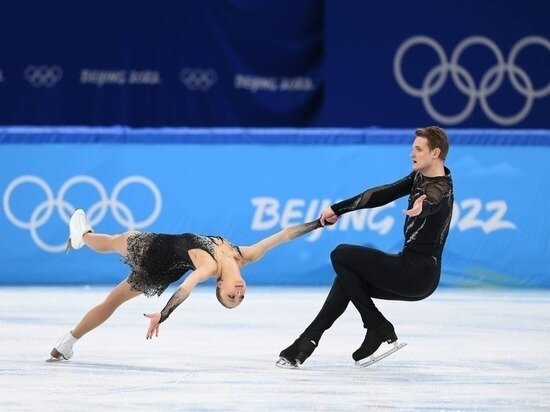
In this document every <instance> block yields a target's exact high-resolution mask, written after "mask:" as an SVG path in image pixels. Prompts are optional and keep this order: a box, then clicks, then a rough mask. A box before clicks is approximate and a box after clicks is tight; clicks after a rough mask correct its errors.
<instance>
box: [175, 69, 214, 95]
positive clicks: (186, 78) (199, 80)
mask: <svg viewBox="0 0 550 412" xmlns="http://www.w3.org/2000/svg"><path fill="white" fill-rule="evenodd" d="M180 81H181V82H182V84H183V85H184V86H185V87H186V88H187V89H188V90H191V91H197V90H199V91H201V92H205V91H207V90H209V89H210V88H212V87H213V86H214V85H215V84H216V82H217V81H218V75H217V74H216V72H215V71H214V70H212V69H192V68H189V67H185V68H183V69H181V71H180Z"/></svg>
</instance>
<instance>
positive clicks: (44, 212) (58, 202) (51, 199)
mask: <svg viewBox="0 0 550 412" xmlns="http://www.w3.org/2000/svg"><path fill="white" fill-rule="evenodd" d="M24 184H34V185H36V186H38V187H39V188H40V189H42V191H43V192H44V194H45V195H46V200H44V201H43V202H42V203H40V204H38V205H37V206H36V207H35V208H34V210H33V211H32V213H31V216H30V218H29V220H28V221H25V220H22V219H20V218H18V217H17V216H15V214H14V213H13V211H12V207H11V206H10V205H11V197H12V194H13V192H14V191H15V189H17V188H18V187H19V186H21V185H24ZM79 184H86V185H90V186H91V187H92V188H94V189H95V190H96V191H97V193H98V195H99V200H98V201H97V202H95V203H94V204H93V205H92V206H90V207H89V208H88V210H87V214H88V217H89V219H90V224H91V225H92V226H95V225H97V224H98V223H99V222H100V221H101V220H102V219H103V218H104V217H105V215H106V213H107V210H108V209H110V210H111V213H112V216H113V217H114V219H115V220H116V221H117V222H118V223H119V224H120V225H121V226H123V227H125V228H126V229H127V230H135V229H141V228H144V227H147V226H149V225H151V224H152V223H153V222H154V221H155V220H156V219H157V218H158V216H159V215H160V211H161V207H162V197H161V194H160V190H159V189H158V187H157V186H156V185H155V184H154V183H153V181H151V180H150V179H148V178H146V177H143V176H128V177H126V178H124V179H122V180H121V181H120V182H118V183H117V184H116V185H115V187H114V188H113V190H112V192H111V194H110V196H109V195H107V191H106V190H105V188H104V187H103V185H102V184H101V183H100V182H99V181H98V180H97V179H95V178H94V177H92V176H85V175H79V176H74V177H72V178H70V179H68V180H67V181H66V182H65V183H63V185H61V188H60V189H59V192H58V194H57V196H54V193H53V191H52V189H51V188H50V186H49V185H48V183H46V181H44V179H42V178H40V177H38V176H32V175H24V176H19V177H18V178H16V179H14V180H13V181H12V182H11V183H10V184H9V185H8V187H7V188H6V191H5V192H4V197H3V206H4V211H5V213H6V216H7V218H8V220H9V221H10V222H11V223H13V224H14V225H15V226H17V227H18V228H20V229H25V230H28V231H29V232H30V233H31V238H32V239H33V241H34V243H35V244H36V245H37V246H38V247H40V248H41V249H43V250H45V251H47V252H51V253H57V252H63V251H64V250H65V246H66V242H67V241H66V239H65V240H64V241H63V242H62V243H60V244H57V245H51V244H48V243H46V242H45V241H43V240H42V238H40V236H39V234H38V229H39V228H40V227H42V226H43V225H44V224H45V223H46V222H47V221H48V220H49V219H50V217H51V216H52V214H53V212H54V210H57V213H58V214H59V216H60V217H61V219H62V220H63V221H64V222H65V223H66V224H68V223H69V219H70V217H71V214H72V213H73V212H74V210H75V209H76V207H75V205H73V204H71V203H69V202H68V201H66V200H65V195H66V194H67V191H68V190H69V189H71V188H72V187H74V186H76V185H79ZM131 184H141V185H143V186H145V187H146V188H147V189H149V190H150V191H151V193H152V194H153V197H154V204H155V205H154V208H153V211H152V212H151V214H150V215H149V216H148V217H147V218H146V219H144V220H141V221H136V220H135V217H134V214H133V213H132V211H131V210H130V208H129V207H128V206H127V205H126V204H124V203H122V202H121V201H120V200H119V196H120V193H121V192H122V190H123V189H124V188H125V187H127V186H128V185H131ZM67 231H68V228H67Z"/></svg>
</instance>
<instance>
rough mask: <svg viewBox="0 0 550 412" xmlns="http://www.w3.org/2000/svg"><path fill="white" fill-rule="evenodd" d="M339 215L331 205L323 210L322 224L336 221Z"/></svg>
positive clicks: (325, 224) (331, 223) (330, 223)
mask: <svg viewBox="0 0 550 412" xmlns="http://www.w3.org/2000/svg"><path fill="white" fill-rule="evenodd" d="M338 217H339V216H338V215H337V214H336V213H334V210H332V208H331V207H330V206H329V207H327V208H326V209H325V210H323V211H322V212H321V217H320V218H319V219H320V221H321V225H323V226H327V225H328V226H330V225H333V224H335V223H336V221H337V220H338Z"/></svg>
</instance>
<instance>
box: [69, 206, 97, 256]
mask: <svg viewBox="0 0 550 412" xmlns="http://www.w3.org/2000/svg"><path fill="white" fill-rule="evenodd" d="M88 232H93V230H92V227H91V226H90V223H89V222H88V219H86V213H84V210H82V209H76V210H75V211H74V213H73V215H72V216H71V220H70V221H69V233H70V236H69V241H68V242H67V251H69V249H80V248H81V247H82V246H84V239H83V238H82V237H83V236H84V235H85V234H86V233H88Z"/></svg>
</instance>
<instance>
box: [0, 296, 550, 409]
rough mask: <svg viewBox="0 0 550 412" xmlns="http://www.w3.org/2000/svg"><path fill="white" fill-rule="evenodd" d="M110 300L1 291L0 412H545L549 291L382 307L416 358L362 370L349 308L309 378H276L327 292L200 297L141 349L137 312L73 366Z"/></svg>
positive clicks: (308, 369) (138, 306)
mask: <svg viewBox="0 0 550 412" xmlns="http://www.w3.org/2000/svg"><path fill="white" fill-rule="evenodd" d="M108 290H109V289H108V288H105V287H91V288H89V287H51V288H46V287H40V288H39V287H36V288H28V287H3V288H0V353H1V358H0V359H1V362H0V410H2V411H9V410H71V411H74V410H97V409H110V410H114V409H115V408H116V409H133V410H143V409H156V410H176V409H177V410H223V411H226V410H331V411H332V410H338V411H340V410H367V409H369V408H372V409H376V408H378V409H399V410H402V409H437V410H440V409H460V410H470V409H478V410H503V409H507V410H509V409H521V410H533V409H541V410H550V349H549V348H550V291H525V290H522V291H508V290H505V291H502V290H500V291H487V290H485V291H478V290H467V291H464V290H461V291H457V290H446V289H440V290H438V291H437V292H436V293H435V294H434V295H432V296H431V297H430V298H428V299H426V300H424V301H421V302H394V301H391V302H390V301H376V302H377V305H378V307H379V308H380V310H381V311H382V312H383V313H384V314H385V315H386V317H387V318H388V319H390V320H391V321H392V322H393V324H394V325H395V328H396V331H397V334H398V336H399V338H400V340H403V341H406V342H407V343H408V345H407V346H406V347H405V348H403V349H402V350H400V351H398V352H397V353H395V354H393V355H391V356H389V357H388V358H386V359H384V360H382V361H380V362H378V363H376V364H375V365H372V366H371V367H368V368H359V367H356V366H355V365H354V362H353V360H352V358H351V353H352V352H353V351H354V350H355V349H356V348H357V347H358V346H359V345H360V343H361V342H362V340H363V336H364V330H363V329H362V325H361V321H360V318H359V315H358V314H357V312H356V311H355V308H354V307H353V306H352V305H350V306H349V307H348V310H347V311H346V313H345V314H344V315H343V316H342V317H341V318H340V319H339V320H338V322H337V323H336V324H335V325H334V326H333V328H332V329H331V330H329V331H328V332H327V333H326V334H325V336H324V337H323V339H322V340H321V342H320V346H319V347H318V349H317V350H316V351H315V353H314V354H313V355H312V357H311V358H310V359H308V360H307V361H306V363H305V364H304V365H302V367H301V369H298V370H288V369H279V368H277V367H275V361H276V360H277V359H278V354H279V352H280V351H281V349H283V348H284V347H286V346H288V345H289V344H290V343H292V342H293V341H294V339H295V338H296V337H297V336H298V335H299V333H300V332H301V331H302V330H303V329H304V328H305V327H306V326H307V325H308V324H309V322H310V321H311V320H312V319H313V317H314V315H315V314H316V313H317V311H318V310H319V308H320V307H321V305H322V303H323V301H324V298H325V296H326V293H327V292H328V289H327V288H259V287H250V288H249V291H248V293H247V296H246V299H245V301H244V303H243V304H242V305H241V307H239V308H237V309H233V310H227V309H225V308H223V307H222V306H221V305H219V303H218V302H217V301H216V299H215V297H214V291H213V289H212V290H210V289H209V288H199V289H198V290H196V291H195V292H193V294H192V295H191V297H190V298H189V299H188V300H187V301H186V302H184V303H183V304H182V306H180V307H179V308H178V309H177V310H176V311H175V312H174V313H173V315H172V316H171V317H170V319H168V320H167V321H166V323H165V324H162V325H161V328H160V336H159V337H158V338H155V339H153V340H149V341H148V340H146V339H145V333H146V327H147V320H146V319H145V318H143V316H142V313H145V312H154V311H158V310H160V309H161V308H162V307H163V306H164V304H165V302H166V301H167V299H168V298H169V297H170V295H171V293H172V291H173V290H171V289H169V290H168V291H167V292H165V294H164V295H163V296H162V297H161V298H151V299H147V298H145V297H139V298H136V299H134V300H132V301H130V302H128V303H126V304H125V305H123V306H122V307H121V308H120V309H119V310H118V311H117V312H116V313H115V314H114V316H113V317H112V318H111V319H109V320H108V321H107V322H106V323H105V324H104V325H102V326H101V327H100V328H98V329H96V330H95V331H92V332H91V333H89V334H88V335H86V336H85V337H84V338H83V339H82V340H81V341H80V342H79V343H78V344H77V345H76V346H75V355H74V357H73V358H72V359H71V360H70V361H68V362H62V363H53V364H52V363H46V362H44V361H45V359H47V358H48V353H49V351H50V350H51V348H52V347H53V345H54V344H55V343H56V341H57V340H58V339H59V338H60V337H61V336H62V335H63V334H64V333H66V332H67V331H68V330H70V329H71V328H72V327H73V326H74V325H75V324H76V322H77V321H78V320H79V319H80V317H81V316H82V315H83V314H84V313H85V312H86V311H87V310H88V309H89V308H91V307H92V306H93V305H94V304H96V303H98V302H100V301H101V300H102V299H103V298H104V296H105V295H106V293H107V292H108Z"/></svg>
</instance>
